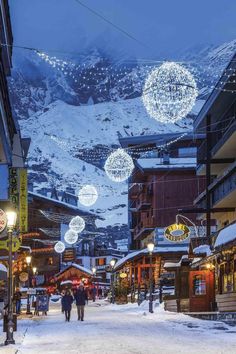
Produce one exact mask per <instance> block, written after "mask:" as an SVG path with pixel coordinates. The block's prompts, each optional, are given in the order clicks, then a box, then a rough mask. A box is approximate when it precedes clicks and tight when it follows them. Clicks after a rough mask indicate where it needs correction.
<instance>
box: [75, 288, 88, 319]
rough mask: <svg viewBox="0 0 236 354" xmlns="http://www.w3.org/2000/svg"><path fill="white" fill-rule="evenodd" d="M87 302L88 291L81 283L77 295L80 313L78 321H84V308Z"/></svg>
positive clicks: (76, 299)
mask: <svg viewBox="0 0 236 354" xmlns="http://www.w3.org/2000/svg"><path fill="white" fill-rule="evenodd" d="M87 300H88V296H87V293H86V291H85V290H84V284H83V283H80V285H79V289H77V291H76V293H75V301H76V306H77V311H78V321H83V320H84V306H85V303H86V301H87Z"/></svg>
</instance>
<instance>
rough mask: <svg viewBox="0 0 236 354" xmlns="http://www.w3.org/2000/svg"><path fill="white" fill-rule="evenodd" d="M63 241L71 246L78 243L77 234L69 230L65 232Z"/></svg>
mask: <svg viewBox="0 0 236 354" xmlns="http://www.w3.org/2000/svg"><path fill="white" fill-rule="evenodd" d="M64 240H65V241H66V243H69V245H73V244H74V243H76V242H77V241H78V233H77V232H76V231H73V230H71V229H70V230H68V231H66V233H65V236H64Z"/></svg>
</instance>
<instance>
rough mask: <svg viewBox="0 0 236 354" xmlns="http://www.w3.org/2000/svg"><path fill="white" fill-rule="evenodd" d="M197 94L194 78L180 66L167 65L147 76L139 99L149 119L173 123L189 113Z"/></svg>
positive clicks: (171, 63)
mask: <svg viewBox="0 0 236 354" xmlns="http://www.w3.org/2000/svg"><path fill="white" fill-rule="evenodd" d="M197 94H198V90H197V85H196V82H195V80H194V77H193V75H192V74H191V73H190V72H189V71H188V70H187V69H185V68H184V67H183V66H181V65H179V64H176V63H173V62H166V63H164V64H162V65H161V66H160V67H158V68H155V69H153V70H152V71H151V73H150V74H149V75H148V77H147V79H146V81H145V85H144V89H143V96H142V99H143V103H144V106H145V107H146V110H147V112H148V113H149V114H150V116H152V117H153V118H155V119H156V120H158V121H159V122H161V123H168V122H172V123H174V122H176V121H178V120H179V119H182V118H184V117H185V116H186V115H187V114H188V113H189V112H190V111H191V109H192V108H193V106H194V103H195V101H196V98H197Z"/></svg>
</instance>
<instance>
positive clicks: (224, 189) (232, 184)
mask: <svg viewBox="0 0 236 354" xmlns="http://www.w3.org/2000/svg"><path fill="white" fill-rule="evenodd" d="M210 193H211V207H226V208H227V207H229V208H230V207H235V205H236V162H235V163H233V164H232V165H231V166H230V167H229V168H228V169H227V170H226V171H225V172H224V174H223V175H222V176H220V177H218V178H216V179H215V180H214V181H213V182H212V184H211V185H210ZM195 204H197V205H198V207H202V208H205V207H206V192H203V193H201V194H200V195H199V196H198V198H197V199H196V200H195Z"/></svg>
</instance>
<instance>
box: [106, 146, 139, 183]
mask: <svg viewBox="0 0 236 354" xmlns="http://www.w3.org/2000/svg"><path fill="white" fill-rule="evenodd" d="M104 168H105V171H106V174H107V176H108V177H109V178H110V179H111V180H112V181H114V182H123V181H125V180H126V179H127V178H129V176H130V175H131V173H132V171H133V169H134V163H133V160H132V158H131V157H130V156H129V155H128V154H127V152H125V150H123V149H117V150H116V151H114V152H113V153H111V154H110V155H109V156H108V158H107V160H106V162H105V166H104Z"/></svg>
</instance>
